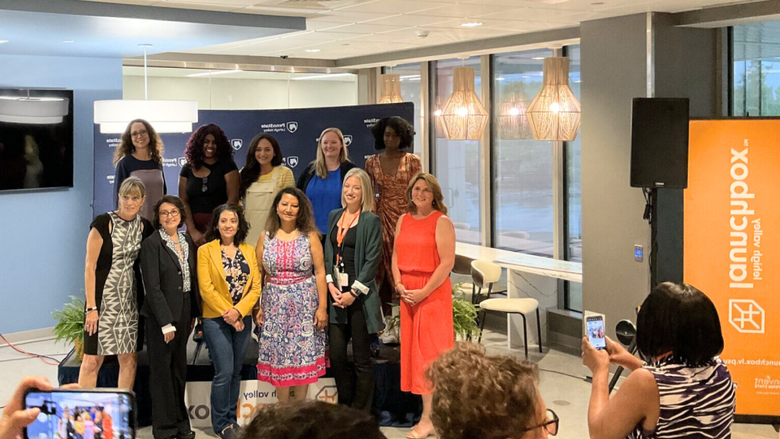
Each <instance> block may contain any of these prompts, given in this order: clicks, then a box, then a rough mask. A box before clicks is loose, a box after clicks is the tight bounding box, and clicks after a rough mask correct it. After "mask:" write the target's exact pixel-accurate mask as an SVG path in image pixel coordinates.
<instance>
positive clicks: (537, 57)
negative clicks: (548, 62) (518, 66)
mask: <svg viewBox="0 0 780 439" xmlns="http://www.w3.org/2000/svg"><path fill="white" fill-rule="evenodd" d="M531 59H532V60H534V61H541V60H543V59H544V57H543V56H535V57H533V58H531Z"/></svg>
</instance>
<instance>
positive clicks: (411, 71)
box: [385, 63, 422, 155]
mask: <svg viewBox="0 0 780 439" xmlns="http://www.w3.org/2000/svg"><path fill="white" fill-rule="evenodd" d="M385 73H393V74H396V75H399V76H400V79H401V96H402V97H403V98H404V102H412V103H413V104H414V121H411V120H410V121H409V122H413V123H414V132H415V135H414V153H415V154H417V155H420V152H422V129H421V125H422V116H421V115H422V113H421V111H420V110H422V107H421V102H422V99H420V94H421V91H422V87H421V80H420V77H421V75H420V63H411V64H402V65H399V66H397V67H393V68H392V69H387V70H386V71H385Z"/></svg>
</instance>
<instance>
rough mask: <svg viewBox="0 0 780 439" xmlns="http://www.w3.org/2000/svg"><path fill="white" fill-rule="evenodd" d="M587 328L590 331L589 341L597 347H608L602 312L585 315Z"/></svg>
mask: <svg viewBox="0 0 780 439" xmlns="http://www.w3.org/2000/svg"><path fill="white" fill-rule="evenodd" d="M585 330H586V331H587V332H588V341H590V344H592V345H593V347H594V348H596V349H606V347H607V339H606V338H605V335H604V332H605V331H604V316H603V315H600V314H596V315H589V316H587V317H585Z"/></svg>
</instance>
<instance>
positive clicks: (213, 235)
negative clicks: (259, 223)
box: [206, 204, 249, 246]
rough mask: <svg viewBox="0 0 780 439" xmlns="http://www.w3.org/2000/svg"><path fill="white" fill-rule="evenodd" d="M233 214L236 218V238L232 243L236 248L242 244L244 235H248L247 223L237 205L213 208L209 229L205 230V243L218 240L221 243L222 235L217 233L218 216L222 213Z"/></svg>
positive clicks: (244, 238)
mask: <svg viewBox="0 0 780 439" xmlns="http://www.w3.org/2000/svg"><path fill="white" fill-rule="evenodd" d="M225 211H228V212H233V213H235V214H236V216H237V217H238V230H237V231H236V236H235V238H233V243H234V244H235V245H236V246H238V245H239V244H243V243H244V240H246V235H247V234H248V233H249V222H247V220H246V218H245V217H244V209H242V208H241V206H239V205H237V204H222V205H219V206H217V207H216V208H214V212H213V213H212V214H211V222H209V228H208V229H207V230H206V241H213V240H215V239H219V242H220V243H222V235H220V233H219V228H218V226H219V216H220V215H222V212H225Z"/></svg>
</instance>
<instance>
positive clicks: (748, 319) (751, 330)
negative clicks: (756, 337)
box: [729, 299, 766, 334]
mask: <svg viewBox="0 0 780 439" xmlns="http://www.w3.org/2000/svg"><path fill="white" fill-rule="evenodd" d="M765 321H766V313H765V312H764V309H763V308H761V306H759V304H758V303H756V301H755V300H751V299H731V300H729V323H731V326H733V327H735V328H736V329H737V331H739V332H741V333H743V334H763V333H764V329H765Z"/></svg>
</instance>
